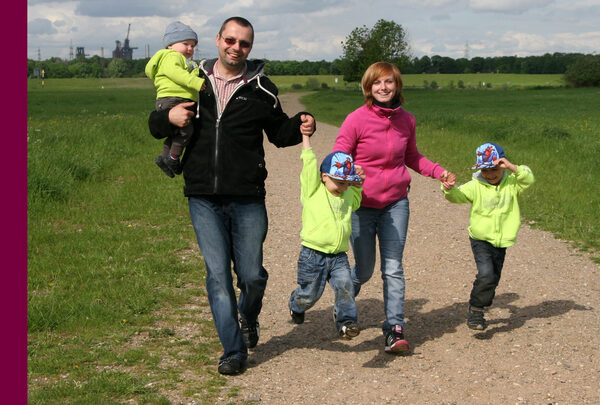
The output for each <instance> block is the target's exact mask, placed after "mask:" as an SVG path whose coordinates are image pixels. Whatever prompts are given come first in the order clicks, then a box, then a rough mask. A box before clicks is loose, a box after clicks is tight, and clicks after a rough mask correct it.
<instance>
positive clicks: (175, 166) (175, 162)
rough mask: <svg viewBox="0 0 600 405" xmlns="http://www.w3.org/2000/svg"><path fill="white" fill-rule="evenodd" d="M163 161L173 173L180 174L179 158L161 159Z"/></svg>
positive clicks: (166, 157) (167, 157)
mask: <svg viewBox="0 0 600 405" xmlns="http://www.w3.org/2000/svg"><path fill="white" fill-rule="evenodd" d="M163 160H164V161H165V163H166V164H167V166H168V167H169V169H171V171H172V172H173V173H175V174H181V162H180V161H179V158H177V159H173V158H172V157H171V156H165V157H163Z"/></svg>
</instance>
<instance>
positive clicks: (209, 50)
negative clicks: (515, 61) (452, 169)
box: [27, 0, 600, 60]
mask: <svg viewBox="0 0 600 405" xmlns="http://www.w3.org/2000/svg"><path fill="white" fill-rule="evenodd" d="M599 12H600V0H572V1H567V0H522V1H518V0H494V1H491V0H406V1H404V2H402V6H401V7H399V6H398V2H397V0H378V1H375V2H366V3H365V2H363V1H358V0H321V1H317V0H233V1H222V0H221V1H219V0H205V1H202V2H198V1H197V0H175V1H167V0H126V1H123V0H79V1H73V0H69V1H62V0H54V1H46V0H28V37H27V46H28V57H30V58H37V50H38V48H39V49H40V50H41V53H42V57H43V58H44V59H46V58H49V57H51V56H60V57H63V58H66V57H68V56H69V46H70V44H71V43H72V44H73V46H84V47H85V51H86V53H87V54H90V55H94V54H100V52H101V49H102V48H103V49H104V56H105V57H109V56H110V55H111V52H112V49H114V46H115V40H119V41H123V40H124V38H125V35H126V34H127V27H128V25H129V24H131V33H130V41H131V45H132V46H136V47H138V49H137V50H135V51H134V57H135V58H141V57H144V56H145V52H144V49H145V46H146V44H148V45H149V46H150V53H154V52H156V51H157V50H158V49H159V48H161V47H162V35H163V33H164V29H165V27H166V26H167V25H168V23H170V22H172V21H174V20H180V21H183V22H184V23H186V24H189V25H190V26H191V27H192V28H193V29H194V30H195V31H196V32H197V33H198V37H199V43H198V50H199V54H200V55H201V56H202V57H214V56H216V48H215V45H214V38H215V35H216V33H217V31H218V29H219V27H220V25H221V23H222V21H223V20H224V19H225V18H227V17H230V16H232V15H241V16H244V17H246V18H248V19H249V20H250V21H251V22H252V24H253V25H254V28H255V30H256V33H257V36H256V42H255V44H254V49H253V51H252V55H251V57H256V58H268V59H279V60H286V59H296V60H304V59H307V60H321V59H325V60H333V59H336V58H339V57H341V55H342V47H341V44H340V43H341V42H342V41H343V40H345V37H346V36H347V35H348V34H349V33H350V32H351V31H352V30H353V29H354V28H356V27H361V26H363V25H364V26H366V27H368V28H370V27H372V26H373V25H374V24H375V23H376V22H377V20H379V19H384V20H388V21H394V22H396V23H398V24H400V25H402V27H403V28H404V29H405V30H406V31H407V37H408V39H409V42H410V47H411V49H412V51H413V55H414V56H419V57H420V56H422V55H429V56H433V55H435V54H438V55H440V56H449V57H452V58H460V57H463V56H464V47H465V44H466V42H467V41H468V42H469V47H470V49H471V52H470V56H471V57H474V56H496V55H514V54H516V53H519V54H524V55H525V54H543V53H547V52H549V53H552V52H582V53H593V52H598V49H600V38H599V34H598V18H597V16H598V13H599ZM509 13H510V14H511V15H510V16H506V15H505V14H509Z"/></svg>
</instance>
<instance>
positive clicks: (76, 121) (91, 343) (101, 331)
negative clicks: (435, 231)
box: [27, 78, 600, 404]
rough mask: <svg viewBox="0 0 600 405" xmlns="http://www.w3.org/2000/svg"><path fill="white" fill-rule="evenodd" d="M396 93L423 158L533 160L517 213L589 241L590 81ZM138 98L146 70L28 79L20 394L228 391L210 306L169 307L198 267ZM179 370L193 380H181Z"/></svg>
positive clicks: (593, 192)
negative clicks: (480, 153)
mask: <svg viewBox="0 0 600 405" xmlns="http://www.w3.org/2000/svg"><path fill="white" fill-rule="evenodd" d="M274 80H275V81H276V82H278V80H279V78H274ZM292 80H295V79H293V78H292ZM305 80H306V79H305ZM320 80H321V79H320ZM322 80H325V79H322ZM405 95H406V98H407V100H408V104H407V105H406V108H407V109H408V110H409V111H411V112H412V113H414V114H415V115H416V117H417V121H418V144H419V147H420V149H421V151H422V152H424V154H425V155H427V156H428V157H430V158H431V159H433V160H437V161H440V162H442V163H443V164H444V165H446V167H447V168H449V169H451V170H453V171H455V172H456V173H457V174H458V176H459V180H460V181H461V182H462V181H466V180H467V179H468V177H469V176H470V174H471V170H470V166H471V164H472V161H473V160H474V158H473V151H474V149H475V147H476V146H477V145H479V144H480V143H482V142H483V141H487V140H491V141H497V142H499V143H500V144H501V145H502V146H504V147H505V149H506V150H507V153H508V156H509V158H510V159H511V160H513V161H514V162H515V163H527V164H529V165H530V166H531V167H532V169H533V170H534V172H535V173H536V178H537V182H536V184H535V185H534V186H533V187H532V189H530V190H529V191H528V192H527V194H525V195H524V198H523V199H522V201H523V215H524V216H525V218H526V219H527V220H528V221H529V222H531V223H535V226H539V227H541V228H543V229H547V230H550V231H552V232H554V233H555V234H557V235H558V236H560V237H562V238H565V239H570V240H573V241H575V242H576V243H578V246H580V247H581V248H583V249H589V250H592V251H595V252H597V251H598V247H599V245H600V236H599V231H598V228H599V224H598V214H597V213H598V212H599V209H600V206H599V201H600V200H599V193H598V186H597V180H596V179H597V178H598V174H599V173H598V170H599V168H598V167H599V166H598V164H597V161H596V159H597V156H598V154H599V152H600V142H599V138H598V133H600V118H599V117H598V114H597V112H596V111H595V106H597V105H598V104H599V101H600V91H598V89H578V90H571V89H565V88H556V89H545V90H510V91H495V90H494V91H488V90H487V89H486V90H460V91H458V90H456V91H448V90H438V91H434V90H410V89H409V90H407V91H406V94H405ZM303 101H304V102H305V103H306V105H307V108H308V111H313V112H314V113H315V116H316V117H317V119H318V120H320V121H325V122H330V123H333V124H335V125H339V124H340V123H341V122H342V120H343V119H344V117H345V116H346V114H347V113H348V112H350V111H352V110H353V109H354V108H356V107H357V106H359V105H360V104H361V103H362V97H361V95H360V93H358V92H356V91H319V92H313V93H311V94H310V95H308V96H306V97H305V98H304V100H303ZM153 108H154V88H153V86H152V84H151V82H150V81H149V80H147V79H102V80H96V79H95V80H47V81H46V82H45V83H44V86H43V87H42V86H41V83H40V82H39V81H30V82H29V90H28V118H27V142H28V151H27V154H28V155H27V158H28V173H27V175H28V178H27V184H28V225H27V231H28V234H27V238H28V256H27V260H28V275H27V277H28V279H27V281H28V284H27V287H28V296H27V302H28V307H27V309H28V314H27V324H28V347H27V350H28V401H29V403H31V404H57V403H60V404H93V403H106V402H107V400H108V399H109V401H110V402H111V403H126V402H134V403H148V404H168V403H169V402H170V401H169V398H168V397H167V396H166V395H165V392H168V391H178V392H182V393H184V394H185V396H186V397H187V398H190V401H192V400H194V401H196V402H198V403H205V404H211V403H214V402H215V401H216V398H217V395H229V396H230V397H235V395H236V392H237V391H236V388H235V387H226V381H227V380H226V379H225V378H223V377H221V376H220V375H218V374H217V373H216V370H215V364H216V358H217V357H218V355H219V354H220V344H219V342H218V339H217V337H216V332H215V330H214V327H213V325H212V321H211V320H210V318H209V319H206V315H205V316H204V317H203V316H201V315H200V312H201V311H200V310H199V311H198V316H195V317H194V318H193V319H190V318H189V317H188V316H187V315H185V314H183V313H182V311H179V308H180V306H181V305H182V304H183V303H189V302H195V303H196V304H197V305H198V306H199V307H200V308H206V306H207V305H208V303H207V299H206V297H205V296H204V294H205V292H204V287H203V285H204V277H205V272H204V269H203V264H202V261H201V258H200V256H199V254H198V252H197V250H196V249H197V247H196V242H195V236H194V232H193V229H192V227H191V224H190V221H189V216H188V212H187V205H186V201H185V199H184V198H182V186H183V181H182V179H181V177H178V178H176V179H173V180H171V179H168V178H167V177H166V176H164V174H162V172H160V170H158V169H157V168H156V167H155V165H154V163H153V160H152V158H153V157H154V156H155V155H156V154H157V153H158V152H159V151H160V149H161V142H160V141H158V140H156V139H154V138H152V137H151V136H150V134H149V132H148V129H147V118H148V113H149V112H150V111H151V110H152V109H153ZM549 254H551V252H549ZM204 313H206V311H204ZM182 325H192V326H191V330H193V331H194V333H195V335H194V338H190V337H189V336H186V335H185V334H183V333H180V332H179V331H178V330H177V328H179V327H181V326H182ZM184 373H187V375H194V376H196V378H195V380H194V383H192V384H189V383H188V384H186V385H185V386H183V385H182V384H181V382H182V381H183V377H182V375H183V374H184ZM223 387H225V388H223ZM223 389H224V390H225V394H223V392H222V390H223Z"/></svg>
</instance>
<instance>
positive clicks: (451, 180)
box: [440, 170, 456, 190]
mask: <svg viewBox="0 0 600 405" xmlns="http://www.w3.org/2000/svg"><path fill="white" fill-rule="evenodd" d="M440 181H441V182H442V186H444V190H452V187H454V185H455V184H456V175H455V174H454V173H452V172H449V171H447V170H444V172H443V173H442V176H441V177H440Z"/></svg>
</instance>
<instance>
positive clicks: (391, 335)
mask: <svg viewBox="0 0 600 405" xmlns="http://www.w3.org/2000/svg"><path fill="white" fill-rule="evenodd" d="M409 350H410V345H409V344H408V342H407V341H406V340H405V339H404V331H403V330H402V326H400V325H394V327H393V328H392V330H390V331H389V332H388V333H387V334H386V335H385V351H386V353H402V352H407V351H409Z"/></svg>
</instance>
